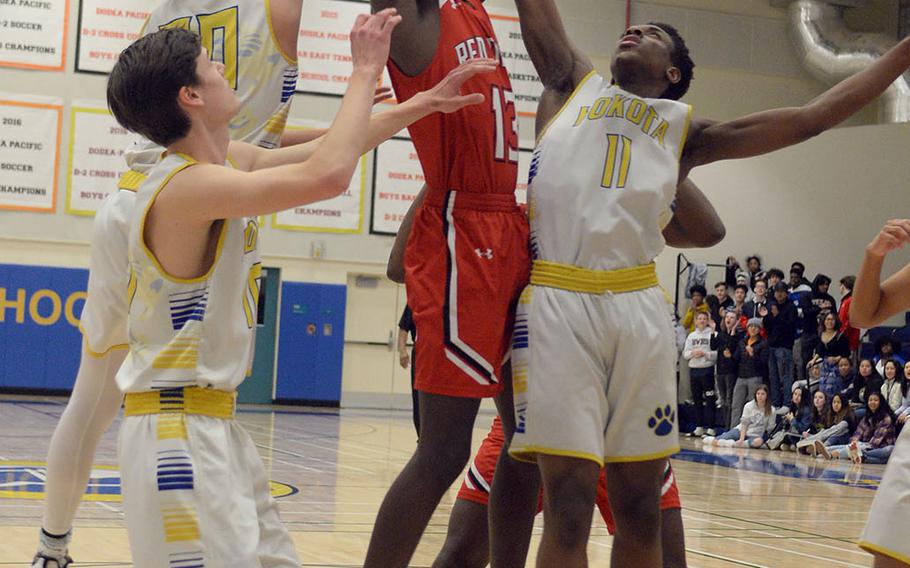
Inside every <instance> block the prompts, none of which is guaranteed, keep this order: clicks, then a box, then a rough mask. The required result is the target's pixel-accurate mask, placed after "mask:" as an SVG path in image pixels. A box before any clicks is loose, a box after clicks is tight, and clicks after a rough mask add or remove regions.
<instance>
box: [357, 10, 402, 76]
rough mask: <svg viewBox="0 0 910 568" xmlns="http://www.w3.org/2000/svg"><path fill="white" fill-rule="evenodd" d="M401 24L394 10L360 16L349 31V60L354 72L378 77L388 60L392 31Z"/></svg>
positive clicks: (399, 17)
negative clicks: (362, 72) (363, 72)
mask: <svg viewBox="0 0 910 568" xmlns="http://www.w3.org/2000/svg"><path fill="white" fill-rule="evenodd" d="M399 22H401V16H399V15H398V10H396V9H395V8H386V9H385V10H380V11H379V12H377V13H375V14H370V15H368V14H360V15H359V16H357V20H356V21H355V22H354V27H353V28H352V29H351V59H352V62H353V64H354V71H355V72H357V71H365V72H368V73H371V74H373V75H375V76H376V77H378V76H379V75H380V73H382V70H383V69H384V68H385V65H386V62H387V61H388V60H389V49H390V45H391V42H392V30H394V29H395V26H397V25H398V23H399Z"/></svg>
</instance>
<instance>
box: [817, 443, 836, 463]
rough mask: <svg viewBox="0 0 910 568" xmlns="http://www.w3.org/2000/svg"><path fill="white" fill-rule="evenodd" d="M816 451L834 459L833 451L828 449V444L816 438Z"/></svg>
mask: <svg viewBox="0 0 910 568" xmlns="http://www.w3.org/2000/svg"><path fill="white" fill-rule="evenodd" d="M815 451H816V453H817V455H820V456H821V457H823V458H825V459H826V460H830V459H832V457H833V456H832V455H831V452H830V451H828V446H826V445H825V443H824V442H822V441H821V440H815Z"/></svg>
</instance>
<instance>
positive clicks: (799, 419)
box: [768, 385, 812, 450]
mask: <svg viewBox="0 0 910 568" xmlns="http://www.w3.org/2000/svg"><path fill="white" fill-rule="evenodd" d="M806 392H808V391H806V390H805V389H804V388H803V387H801V386H797V385H794V386H793V392H792V393H791V395H790V403H789V404H788V405H786V406H783V407H781V408H780V409H778V411H777V414H778V415H782V416H783V418H782V419H781V421H780V424H779V425H778V427H777V428H776V429H775V430H776V431H775V432H774V433H773V434H772V435H771V436H770V437H769V438H768V448H769V449H771V450H776V449H778V448H781V446H782V445H783V442H784V440H785V439H787V438H788V437H789V436H790V435H792V436H795V439H791V442H790V443H794V442H795V441H796V440H798V439H799V438H800V437H801V436H802V433H803V432H805V431H806V430H807V429H808V428H809V422H810V421H811V419H812V408H811V407H810V406H809V397H808V396H805V395H804V393H806Z"/></svg>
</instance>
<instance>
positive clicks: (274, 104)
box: [80, 0, 297, 355]
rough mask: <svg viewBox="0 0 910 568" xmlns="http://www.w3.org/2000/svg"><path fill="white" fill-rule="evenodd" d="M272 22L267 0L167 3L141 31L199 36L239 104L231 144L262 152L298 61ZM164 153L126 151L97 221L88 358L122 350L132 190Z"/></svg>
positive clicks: (275, 137) (139, 145) (139, 146)
mask: <svg viewBox="0 0 910 568" xmlns="http://www.w3.org/2000/svg"><path fill="white" fill-rule="evenodd" d="M271 18H272V12H271V8H270V2H269V0H240V1H238V0H230V1H226V0H214V1H213V0H195V1H188V0H168V1H166V2H164V3H162V4H161V5H160V6H158V7H157V8H156V9H155V11H154V12H152V14H151V15H150V16H149V19H148V21H147V22H146V24H145V27H144V28H143V33H148V32H150V31H155V30H158V29H160V28H162V27H174V26H178V27H185V28H187V29H190V30H193V31H196V32H199V33H200V34H201V37H202V39H203V45H204V46H205V47H206V49H207V50H208V51H209V53H210V54H211V56H212V58H213V59H216V60H218V61H221V62H223V63H224V65H225V75H226V76H227V77H228V78H229V80H231V81H233V82H234V84H235V89H236V91H237V97H238V98H239V99H240V100H241V101H242V105H241V109H240V111H239V112H238V114H237V116H235V117H234V119H233V120H232V121H231V124H230V131H231V138H232V139H234V140H243V141H245V142H249V143H250V144H256V145H258V146H261V147H263V148H274V147H277V146H278V145H279V142H280V140H281V134H282V133H283V132H284V127H285V122H286V120H287V116H288V112H289V110H290V106H291V100H292V98H293V94H294V90H295V88H296V85H297V58H296V54H285V53H283V52H282V51H281V48H280V47H279V45H278V41H277V39H276V38H275V36H274V34H273V33H272V23H271V22H272V21H271ZM162 152H163V148H161V147H160V146H157V145H155V144H154V143H152V142H149V141H148V140H141V141H137V142H136V143H134V144H132V145H131V146H130V148H129V149H128V150H127V152H126V159H127V164H128V165H129V166H130V169H131V170H132V171H130V172H128V173H127V174H125V176H124V178H123V179H121V181H120V184H119V186H120V190H119V191H117V192H116V193H114V194H112V195H111V196H109V197H108V198H107V199H106V200H105V202H104V203H103V204H102V206H101V208H100V209H99V210H98V213H97V214H96V215H95V223H94V226H93V229H92V231H93V232H92V243H91V249H90V250H91V259H90V261H89V267H90V273H89V285H88V298H87V299H86V302H85V307H84V308H83V310H82V318H81V322H80V327H81V329H82V331H83V334H84V337H85V341H86V343H87V345H88V348H89V350H90V352H92V353H95V354H98V355H100V354H103V353H105V352H107V351H108V350H110V349H118V348H122V349H125V348H127V338H126V312H127V289H128V283H129V272H128V270H127V264H128V261H127V235H128V232H129V227H128V221H129V220H130V218H131V217H132V214H133V201H134V193H135V190H136V188H137V187H138V184H139V183H141V181H142V179H143V178H144V176H145V174H146V173H148V170H149V169H150V168H151V167H152V166H154V165H155V163H157V162H158V160H159V158H160V156H161V154H162ZM137 174H141V175H137Z"/></svg>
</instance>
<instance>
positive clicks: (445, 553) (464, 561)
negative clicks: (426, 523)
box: [433, 498, 490, 568]
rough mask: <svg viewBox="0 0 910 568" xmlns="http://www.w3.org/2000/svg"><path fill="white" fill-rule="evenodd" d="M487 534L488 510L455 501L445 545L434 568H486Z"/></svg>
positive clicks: (460, 500)
mask: <svg viewBox="0 0 910 568" xmlns="http://www.w3.org/2000/svg"><path fill="white" fill-rule="evenodd" d="M487 533H488V531H487V507H486V506H485V505H482V504H480V503H476V502H474V501H468V500H467V499H461V498H459V499H456V500H455V506H454V507H452V515H451V516H450V517H449V528H448V532H447V533H446V541H445V543H444V544H443V545H442V550H441V551H440V552H439V556H437V557H436V560H435V561H434V562H433V568H484V567H485V566H486V565H487V562H488V560H489V558H490V547H489V539H488V534H487Z"/></svg>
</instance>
